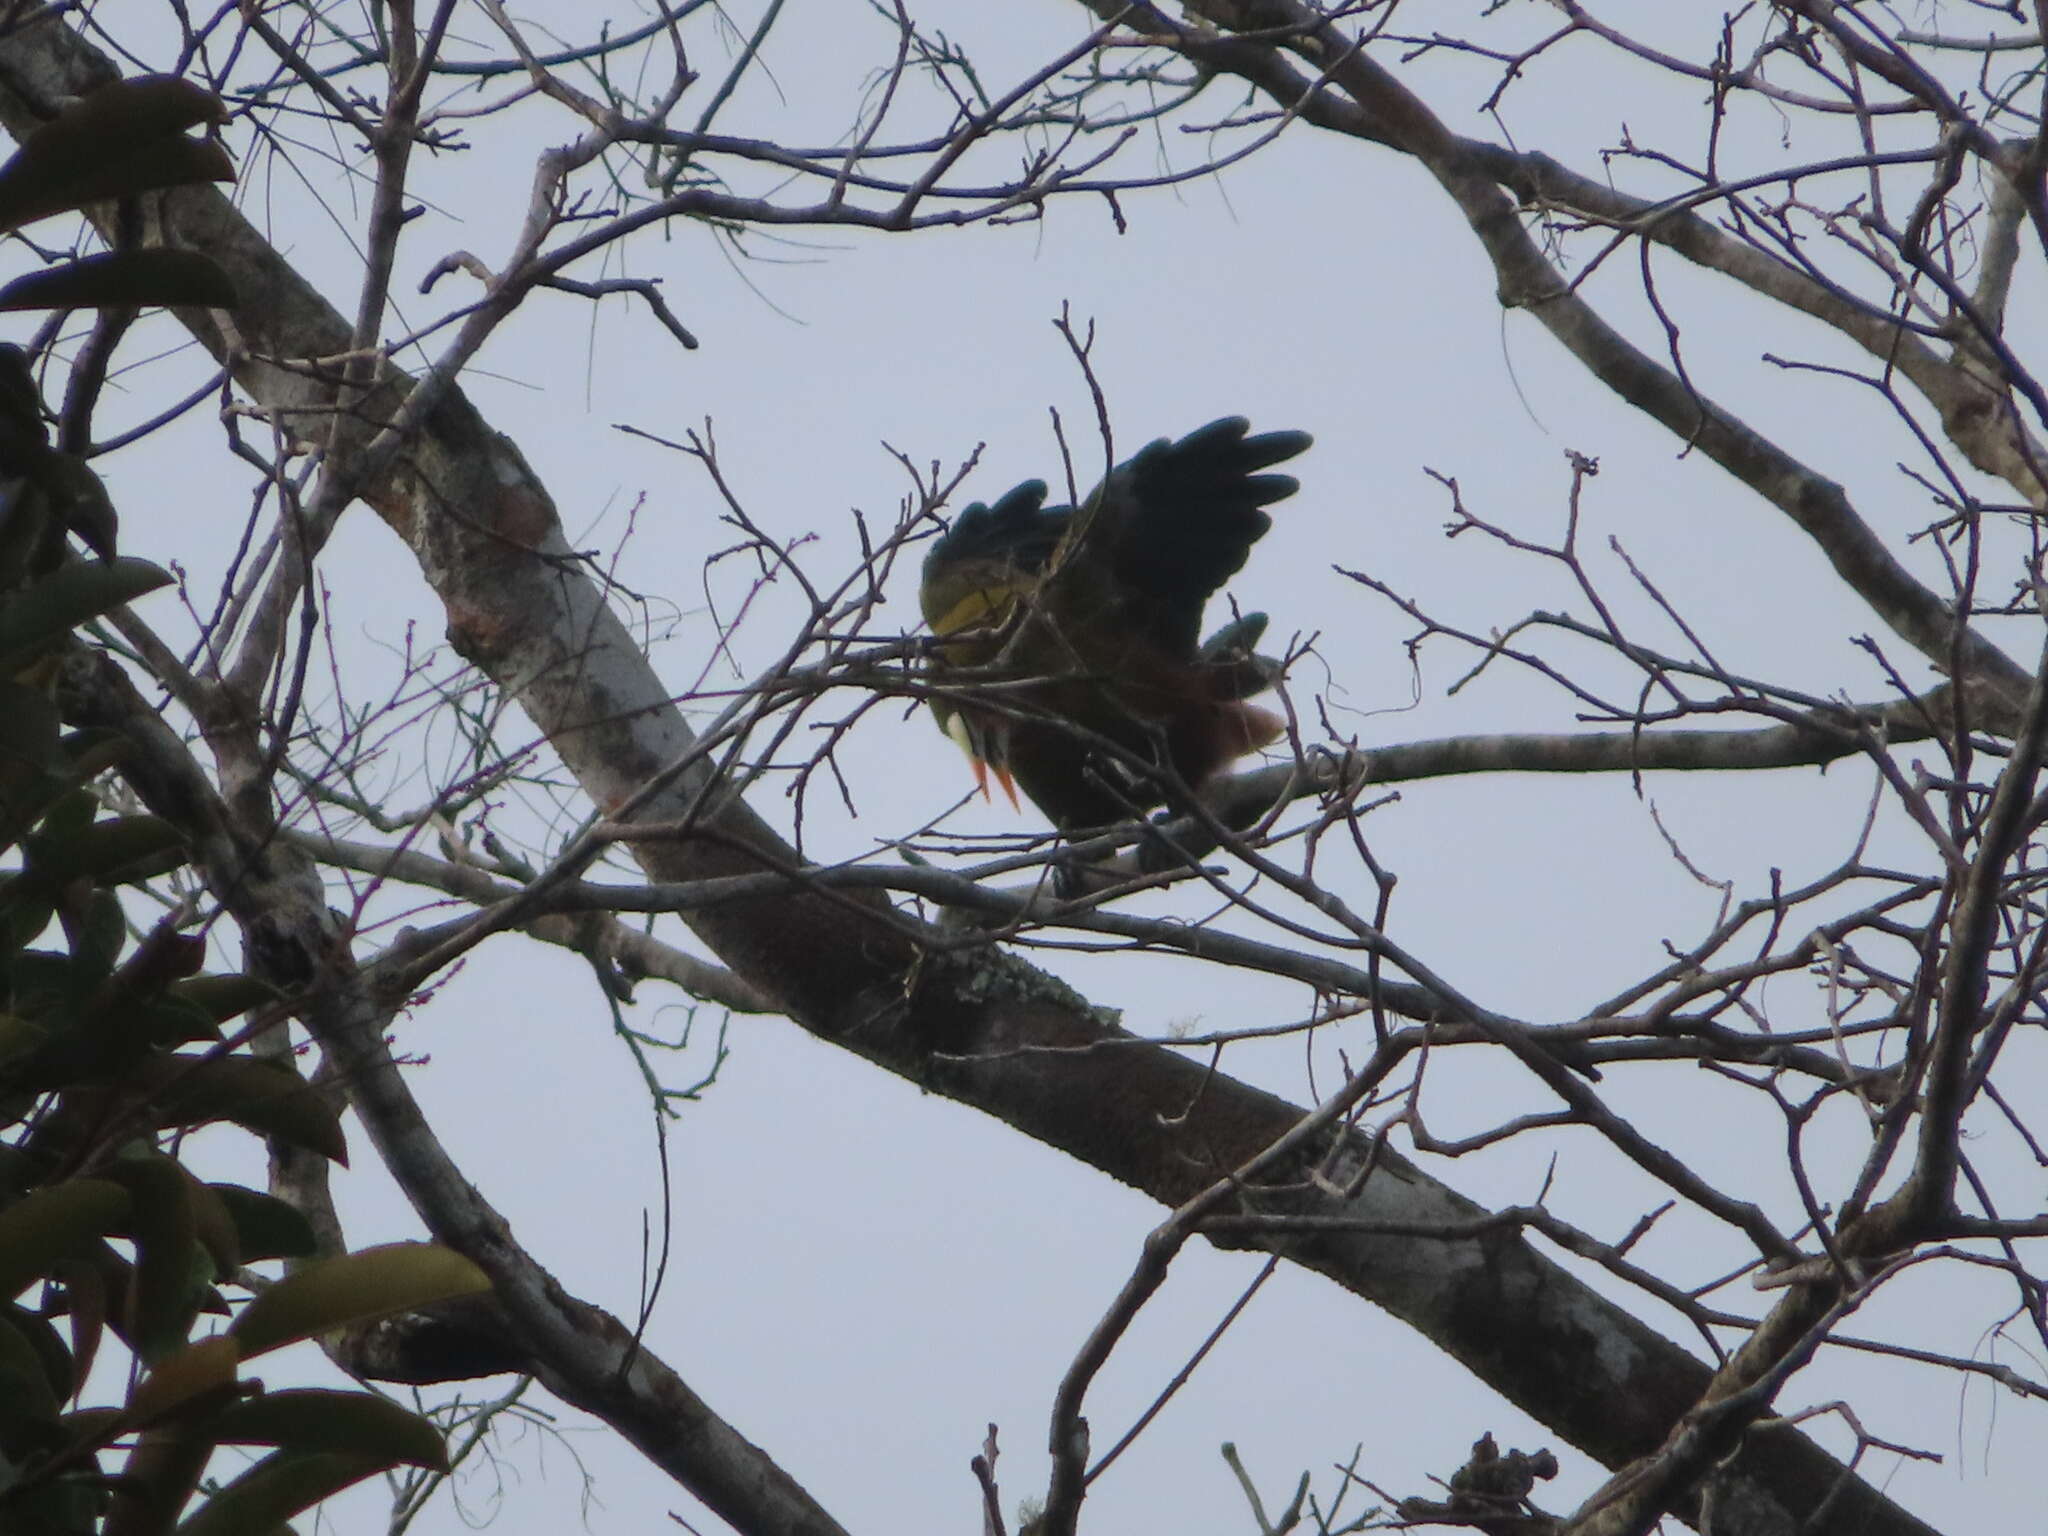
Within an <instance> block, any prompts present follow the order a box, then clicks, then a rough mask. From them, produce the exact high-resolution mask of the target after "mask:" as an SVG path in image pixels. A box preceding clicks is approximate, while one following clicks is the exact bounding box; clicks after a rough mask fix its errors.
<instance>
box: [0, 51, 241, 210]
mask: <svg viewBox="0 0 2048 1536" xmlns="http://www.w3.org/2000/svg"><path fill="white" fill-rule="evenodd" d="M221 115H222V109H221V104H220V99H219V98H218V97H216V96H214V95H212V94H211V93H210V92H207V91H204V90H202V89H200V87H198V86H196V85H194V84H192V83H191V82H190V81H188V80H180V79H176V78H174V77H171V76H167V75H153V76H143V77H140V78H138V79H134V80H116V81H114V82H112V83H111V84H108V85H104V86H102V87H100V89H98V90H96V91H94V92H92V93H91V94H90V95H88V96H85V97H83V98H81V99H80V100H78V101H76V102H73V103H72V104H71V105H70V106H68V107H66V108H65V109H64V110H63V111H62V112H59V113H58V114H57V115H56V116H55V117H54V118H52V119H51V120H50V121H49V122H47V123H44V124H43V125H42V126H41V127H39V128H37V129H36V130H35V131H34V132H33V133H31V134H29V136H28V137H27V138H26V139H24V140H22V143H21V147H20V148H19V149H18V150H16V151H15V152H14V155H13V156H12V158H10V159H9V160H8V161H7V163H6V164H5V165H4V166H0V229H15V228H19V227H20V226H21V225H23V224H27V223H30V222H31V221H33V220H35V219H40V218H45V217H47V216H48V215H50V214H53V213H62V212H63V211H64V210H65V209H67V208H77V207H79V206H81V205H82V204H85V203H89V202H97V201H99V200H100V199H102V198H109V197H133V196H134V195H135V194H137V193H138V192H148V191H151V190H153V189H155V188H158V187H169V186H180V185H185V184H189V183H193V182H201V181H233V180H234V178H235V169H234V165H233V164H232V163H231V162H230V161H229V160H228V158H227V155H226V153H225V152H224V151H223V150H222V149H221V148H220V146H218V145H216V144H206V143H202V142H201V141H199V140H197V139H187V138H185V137H183V130H184V129H187V128H190V127H192V126H194V125H195V124H198V123H204V122H213V121H217V120H218V119H219V118H220V117H221ZM209 152H210V153H209Z"/></svg>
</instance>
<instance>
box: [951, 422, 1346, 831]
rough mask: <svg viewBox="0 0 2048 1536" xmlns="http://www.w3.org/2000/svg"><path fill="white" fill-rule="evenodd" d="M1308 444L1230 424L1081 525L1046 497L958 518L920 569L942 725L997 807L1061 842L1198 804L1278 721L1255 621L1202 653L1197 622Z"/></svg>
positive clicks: (1170, 457)
mask: <svg viewBox="0 0 2048 1536" xmlns="http://www.w3.org/2000/svg"><path fill="white" fill-rule="evenodd" d="M1310 442H1311V439H1310V437H1309V435H1308V434H1307V433H1306V432H1264V433H1259V434H1256V435H1252V433H1251V424H1250V423H1249V422H1248V421H1246V420H1245V419H1244V418H1243V417H1241V416H1230V417H1225V418H1224V419H1222V420H1220V421H1213V422H1211V423H1209V425H1207V426H1205V427H1201V428H1199V429H1197V430H1196V431H1193V432H1190V433H1189V434H1188V435H1187V436H1185V437H1183V438H1181V439H1180V440H1179V441H1177V442H1176V441H1169V440H1168V439H1166V438H1160V439H1159V440H1158V441H1156V442H1153V443H1150V444H1148V445H1146V446H1145V447H1144V448H1142V449H1140V450H1139V451H1138V452H1137V453H1135V454H1133V455H1132V456H1131V457H1130V458H1129V459H1127V460H1126V461H1124V462H1123V463H1121V464H1118V465H1117V466H1116V467H1115V468H1113V469H1112V470H1110V472H1109V474H1108V475H1107V477H1105V478H1104V480H1103V482H1102V484H1100V485H1099V486H1097V487H1096V488H1095V489H1094V490H1093V491H1091V492H1090V493H1089V494H1088V496H1087V497H1086V498H1085V499H1084V500H1083V501H1082V502H1081V504H1080V506H1079V507H1067V506H1047V505H1046V497H1047V494H1048V493H1047V490H1046V484H1045V482H1044V481H1043V480H1027V481H1026V482H1025V483H1024V484H1022V485H1019V486H1017V487H1016V488H1015V489H1014V490H1012V491H1010V492H1008V493H1007V494H1005V495H1003V496H1002V497H1000V498H998V499H997V500H996V502H995V503H994V504H993V505H988V504H984V503H981V502H976V503H974V504H973V505H971V506H969V507H967V508H966V509H965V510H964V511H963V512H961V514H960V515H959V517H957V518H956V519H954V521H953V524H952V526H951V527H950V528H948V529H947V530H946V532H945V533H944V534H943V535H942V536H941V537H940V538H939V539H938V540H936V541H935V542H934V543H933V545H932V547H931V550H930V552H929V553H928V554H927V555H926V557H925V562H924V569H923V577H922V582H921V584H920V588H919V593H918V596H919V604H920V607H921V608H922V610H923V614H924V619H925V623H926V624H927V625H928V626H929V627H930V629H931V632H932V635H933V637H934V638H933V642H932V643H931V647H930V650H929V651H928V653H927V663H926V679H927V683H928V685H929V686H930V687H932V688H933V689H934V691H933V692H932V693H930V694H929V699H930V704H931V710H932V714H933V717H934V719H935V720H936V721H937V723H938V725H939V727H940V729H941V730H943V731H944V732H945V733H946V734H947V735H948V736H950V737H952V738H953V739H954V741H956V742H957V743H958V744H959V745H960V746H961V747H962V748H963V749H964V750H965V751H966V753H967V755H968V758H969V760H970V762H971V764H972V766H973V771H974V777H975V782H976V784H977V785H978V786H979V788H980V790H981V793H982V794H983V796H984V797H988V795H989V789H988V782H989V778H990V776H991V775H993V776H994V778H995V780H996V782H997V783H998V784H999V785H1000V786H1001V787H1002V788H1003V790H1004V792H1005V793H1006V794H1007V795H1008V796H1009V798H1010V800H1011V802H1012V803H1013V804H1015V803H1016V800H1017V791H1018V790H1019V789H1022V790H1023V792H1024V794H1025V795H1026V796H1027V797H1029V798H1030V800H1031V801H1032V803H1033V804H1034V805H1036V806H1037V807H1038V809H1039V810H1040V811H1042V812H1043V813H1044V814H1045V817H1046V819H1047V820H1048V821H1050V822H1051V823H1052V824H1053V826H1054V827H1055V828H1056V829H1058V830H1059V831H1061V832H1065V833H1069V834H1072V833H1076V832H1079V831H1083V830H1090V829H1096V828H1102V827H1108V826H1112V825H1115V824H1117V823H1120V822H1125V821H1129V820H1131V819H1132V818H1133V817H1135V816H1140V815H1143V814H1144V813H1146V812H1148V811H1151V810H1153V809H1155V808H1157V807H1159V806H1162V805H1168V804H1170V803H1171V802H1172V801H1174V800H1176V799H1177V798H1179V797H1180V796H1181V795H1183V794H1187V793H1193V792H1195V791H1199V790H1200V789H1201V788H1202V786H1203V785H1204V784H1205V783H1207V782H1208V781H1209V780H1211V779H1213V778H1214V777H1215V776H1216V775H1217V774H1218V773H1219V772H1221V771H1222V770H1223V769H1224V768H1226V767H1228V766H1229V765H1230V764H1231V763H1232V762H1234V761H1235V760H1236V759H1238V758H1239V757H1242V756H1243V755H1245V754H1246V753H1248V752H1255V751H1258V750H1260V749H1261V748H1264V747H1267V746H1270V745H1271V744H1272V743H1273V742H1275V741H1277V740H1278V739H1279V738H1280V737H1281V736H1282V735H1284V734H1285V732H1286V721H1285V720H1284V718H1283V717H1282V716H1280V715H1278V714H1276V713H1274V712H1273V711H1272V710H1269V709H1264V708H1261V707H1259V706H1258V705H1256V704H1252V703H1250V702H1248V700H1250V699H1251V698H1252V697H1254V696H1255V695H1257V694H1260V693H1263V692H1265V691H1266V690H1267V689H1269V688H1271V687H1272V686H1273V684H1274V683H1275V682H1276V681H1277V680H1278V676H1279V667H1278V664H1277V663H1275V662H1273V661H1271V660H1269V659H1267V658H1264V657H1261V656H1259V655H1257V654H1256V652H1255V650H1254V647H1255V646H1256V645H1257V643H1258V640H1259V637H1260V636H1261V635H1262V634H1263V633H1264V631H1265V628H1266V617H1265V615H1264V614H1258V613H1252V614H1245V615H1243V616H1241V617H1238V618H1234V619H1233V620H1232V621H1231V622H1230V623H1228V624H1226V625H1224V626H1223V627H1222V628H1221V629H1220V630H1218V631H1217V632H1216V633H1215V634H1213V635H1211V636H1210V637H1209V638H1208V640H1206V641H1204V640H1202V639H1201V638H1200V636H1201V627H1202V613H1203V609H1204V608H1205V607H1206V606H1207V605H1208V601H1209V599H1210V598H1211V597H1212V596H1213V595H1215V593H1216V592H1217V590H1218V589H1219V588H1221V587H1222V585H1223V583H1224V582H1225V581H1227V580H1229V579H1230V577H1232V576H1234V575H1235V574H1237V572H1238V571H1239V570H1241V569H1242V568H1243V567H1244V564H1245V561H1246V559H1247V557H1248V556H1249V555H1250V554H1251V549H1252V546H1253V545H1254V544H1256V543H1257V542H1258V541H1259V539H1260V538H1262V537H1263V536H1264V535H1265V533H1266V532H1267V530H1268V529H1269V528H1271V527H1272V519H1271V517H1269V516H1268V515H1267V513H1266V510H1265V509H1266V508H1267V507H1270V506H1272V505H1273V504H1274V503H1276V502H1280V501H1284V500H1286V499H1287V498H1288V497H1290V496H1292V495H1294V494H1295V492H1296V491H1298V490H1299V489H1300V488H1301V487H1300V482H1298V481H1297V480H1296V479H1295V478H1294V477H1293V476H1291V475H1284V474H1269V473H1266V472H1265V471H1268V470H1270V469H1271V468H1272V467H1273V466H1274V465H1276V464H1280V463H1284V462H1285V461H1287V460H1289V459H1292V458H1294V457H1295V456H1296V455H1298V454H1300V453H1302V452H1303V451H1304V450H1306V449H1307V448H1308V446H1309V444H1310Z"/></svg>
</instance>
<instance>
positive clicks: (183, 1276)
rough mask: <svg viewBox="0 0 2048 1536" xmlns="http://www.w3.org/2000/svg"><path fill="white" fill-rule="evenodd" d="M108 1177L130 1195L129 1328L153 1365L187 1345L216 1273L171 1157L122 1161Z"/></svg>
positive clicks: (187, 1180)
mask: <svg viewBox="0 0 2048 1536" xmlns="http://www.w3.org/2000/svg"><path fill="white" fill-rule="evenodd" d="M108 1176H109V1177H111V1178H113V1179H115V1180H117V1181H118V1182H120V1183H121V1184H124V1185H126V1186H127V1188H128V1192H129V1194H130V1195H132V1196H133V1197H134V1204H133V1209H132V1212H131V1215H130V1219H129V1230H130V1232H131V1233H132V1234H133V1236H134V1239H135V1278H134V1283H133V1285H132V1287H131V1296H132V1300H133V1305H132V1307H131V1309H130V1312H131V1326H132V1327H133V1329H134V1333H135V1337H134V1340H133V1342H134V1345H135V1351H136V1353H137V1354H139V1355H141V1356H142V1358H143V1359H144V1360H145V1361H147V1362H149V1363H150V1364H152V1365H154V1364H155V1363H156V1362H157V1361H159V1360H162V1359H164V1358H166V1357H167V1356H169V1355H170V1354H172V1353H173V1352H174V1351H177V1350H180V1349H183V1348H184V1347H185V1340H186V1337H187V1336H188V1335H189V1334H190V1333H191V1331H192V1324H193V1322H194V1321H195V1320H196V1319H197V1318H198V1316H199V1307H200V1304H201V1303H202V1302H203V1301H204V1300H205V1299H206V1291H207V1287H208V1286H210V1285H211V1284H212V1283H213V1280H214V1277H215V1273H216V1271H215V1270H214V1267H213V1263H212V1260H211V1258H210V1256H209V1255H208V1254H207V1253H206V1251H205V1249H204V1248H202V1247H201V1246H200V1243H199V1238H198V1224H197V1218H196V1216H195V1214H194V1212H193V1209H192V1193H191V1186H192V1179H191V1176H190V1175H188V1174H187V1173H186V1172H185V1170H184V1169H182V1168H180V1167H179V1166H178V1163H177V1160H176V1159H175V1158H171V1157H166V1156H164V1155H163V1154H162V1153H160V1152H144V1153H142V1154H140V1155H139V1156H134V1157H124V1158H122V1159H120V1160H119V1161H118V1162H116V1163H115V1164H114V1165H113V1166H112V1167H111V1168H110V1169H109V1170H108Z"/></svg>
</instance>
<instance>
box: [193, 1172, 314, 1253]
mask: <svg viewBox="0 0 2048 1536" xmlns="http://www.w3.org/2000/svg"><path fill="white" fill-rule="evenodd" d="M208 1187H209V1188H211V1189H212V1190H213V1192H214V1194H215V1195H216V1196H218V1197H219V1199H220V1202H221V1204H222V1205H224V1206H226V1207H227V1212H228V1216H229V1217H230V1218H231V1219H232V1220H233V1221H234V1224H235V1233H236V1236H237V1237H239V1238H240V1240H241V1244H242V1262H243V1263H244V1264H255V1263H258V1262H260V1261H261V1260H264V1259H304V1258H310V1257H311V1256H312V1255H313V1254H314V1253H315V1252H316V1251H317V1250H318V1248H319V1241H318V1239H317V1238H315V1236H314V1234H313V1224H312V1223H311V1222H310V1221H308V1220H306V1218H305V1216H304V1215H303V1214H301V1212H300V1211H299V1210H298V1209H297V1207H295V1206H292V1205H290V1204H288V1203H287V1202H285V1201H283V1200H280V1199H278V1198H277V1197H276V1196H275V1195H266V1194H261V1193H259V1192H258V1191H256V1190H253V1189H244V1188H243V1187H242V1186H241V1185H239V1184H214V1185H210V1186H208Z"/></svg>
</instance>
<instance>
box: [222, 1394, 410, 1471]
mask: <svg viewBox="0 0 2048 1536" xmlns="http://www.w3.org/2000/svg"><path fill="white" fill-rule="evenodd" d="M206 1428H207V1432H208V1433H209V1434H211V1435H212V1436H213V1438H214V1439H215V1440H217V1441H218V1442H219V1443H220V1444H222V1445H276V1446H282V1447H284V1448H286V1449H288V1450H294V1451H301V1452H310V1451H342V1452H346V1453H347V1454H349V1455H352V1456H367V1457H372V1458H374V1459H377V1460H380V1461H383V1462H384V1463H386V1464H387V1465H390V1466H397V1465H401V1464H403V1465H406V1466H414V1467H426V1468H428V1469H430V1470H432V1471H435V1472H445V1471H447V1470H448V1442H447V1439H446V1437H445V1436H443V1435H442V1433H441V1431H440V1430H439V1429H437V1428H435V1427H434V1425H433V1424H431V1423H430V1422H428V1421H427V1420H426V1419H423V1418H421V1417H420V1416H419V1415H418V1414H416V1413H413V1412H411V1411H409V1410H408V1409H405V1408H401V1407H400V1406H399V1405H398V1404H397V1403H394V1402H392V1401H391V1400H390V1399H389V1398H385V1397H378V1396H376V1395H374V1394H372V1393H369V1392H333V1391H327V1390H323V1389H319V1388H312V1387H307V1388H295V1389H292V1390H288V1391H283V1392H266V1393H264V1394H263V1396H261V1397H256V1398H250V1399H249V1400H248V1401H246V1402H240V1403H236V1404H235V1405H234V1406H233V1407H231V1408H228V1409H225V1410H224V1411H222V1412H221V1413H220V1414H218V1415H216V1416H215V1417H214V1418H213V1419H211V1420H210V1421H208V1423H207V1426H206Z"/></svg>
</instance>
